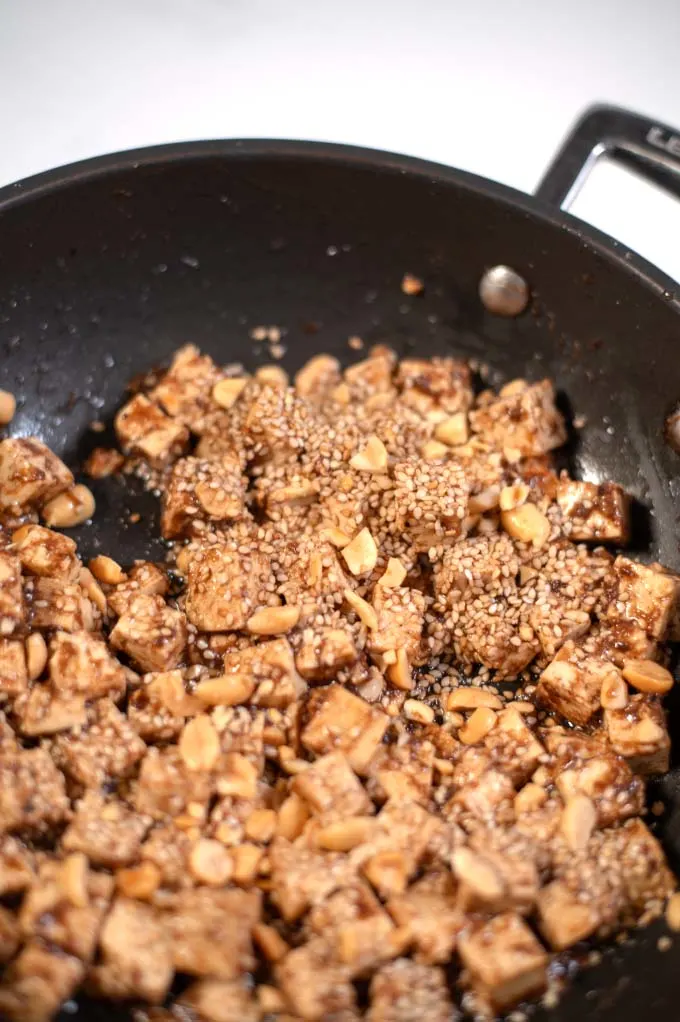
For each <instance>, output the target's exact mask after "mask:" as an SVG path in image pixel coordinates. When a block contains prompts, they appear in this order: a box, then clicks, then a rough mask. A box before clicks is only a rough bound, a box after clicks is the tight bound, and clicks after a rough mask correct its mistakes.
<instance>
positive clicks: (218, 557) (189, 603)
mask: <svg viewBox="0 0 680 1022" xmlns="http://www.w3.org/2000/svg"><path fill="white" fill-rule="evenodd" d="M270 578H271V574H270V568H269V559H268V558H267V557H266V556H265V555H264V554H260V553H257V552H256V551H253V552H252V553H250V554H242V553H240V551H239V550H237V549H235V548H231V547H228V546H226V545H225V546H210V547H205V548H203V549H201V550H199V551H198V552H197V553H196V555H195V556H194V557H193V558H192V559H191V561H190V563H189V574H188V580H187V599H186V613H187V617H188V618H189V621H191V623H192V624H193V625H196V627H197V628H198V629H200V630H201V631H203V632H229V631H238V630H239V629H241V628H243V627H245V624H246V622H247V620H248V618H249V617H250V616H251V615H252V614H253V613H254V612H255V610H256V609H257V608H258V606H260V605H262V604H266V602H267V600H268V599H271V592H268V591H267V585H268V583H269V581H270ZM156 669H157V670H158V669H159V668H156Z"/></svg>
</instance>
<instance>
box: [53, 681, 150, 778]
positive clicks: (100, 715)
mask: <svg viewBox="0 0 680 1022" xmlns="http://www.w3.org/2000/svg"><path fill="white" fill-rule="evenodd" d="M145 752H146V745H145V744H144V742H143V741H142V739H141V738H140V737H139V735H138V734H137V732H136V731H135V729H134V728H133V727H132V725H131V724H130V723H129V721H128V720H127V718H126V717H125V716H124V715H123V714H122V713H121V712H120V710H118V709H117V707H115V706H114V704H113V703H112V702H111V701H110V700H109V699H99V700H97V702H96V703H94V704H93V706H92V708H91V709H90V710H89V712H88V721H87V723H86V724H84V725H83V727H82V728H80V729H78V730H76V731H74V732H73V733H71V734H62V735H57V737H56V738H55V739H54V744H53V746H52V754H53V757H54V760H55V762H56V763H58V765H59V766H60V767H61V769H62V770H63V771H64V773H66V774H68V776H69V777H71V778H73V780H74V781H79V782H80V783H81V784H83V785H84V786H85V787H86V788H97V787H100V786H101V785H102V784H104V783H105V782H106V781H107V780H110V779H111V778H118V777H126V776H128V775H129V774H130V773H131V772H132V770H133V768H134V766H135V764H136V763H138V762H139V760H140V759H141V758H142V756H143V755H144V753H145Z"/></svg>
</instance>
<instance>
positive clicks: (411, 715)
mask: <svg viewBox="0 0 680 1022" xmlns="http://www.w3.org/2000/svg"><path fill="white" fill-rule="evenodd" d="M404 716H405V717H406V718H407V719H408V720H412V721H414V722H415V723H417V724H432V723H434V710H433V709H432V707H431V706H428V704H427V703H424V702H422V701H421V700H420V699H407V700H406V702H405V703H404Z"/></svg>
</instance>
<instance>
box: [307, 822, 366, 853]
mask: <svg viewBox="0 0 680 1022" xmlns="http://www.w3.org/2000/svg"><path fill="white" fill-rule="evenodd" d="M372 829H373V818H372V817H371V816H349V817H346V818H345V819H344V820H338V821H337V822H336V823H329V824H328V825H327V826H326V827H323V828H322V829H321V830H319V831H317V834H316V843H317V845H318V846H319V848H324V849H326V851H329V852H349V851H351V849H352V848H356V847H357V845H363V844H365V843H366V841H368V839H369V837H370V834H371V830H372Z"/></svg>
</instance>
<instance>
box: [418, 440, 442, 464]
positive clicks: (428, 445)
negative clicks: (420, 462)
mask: <svg viewBox="0 0 680 1022" xmlns="http://www.w3.org/2000/svg"><path fill="white" fill-rule="evenodd" d="M420 453H421V454H422V456H423V458H424V459H425V461H441V460H442V458H445V457H446V456H447V455H448V453H449V448H448V447H447V446H446V444H443V443H442V442H441V441H440V440H426V441H425V443H424V444H423V446H422V447H421V448H420Z"/></svg>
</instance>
